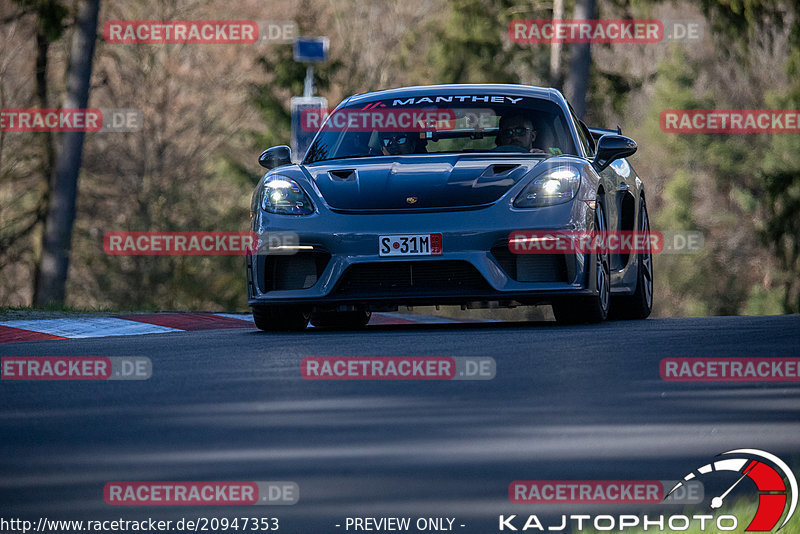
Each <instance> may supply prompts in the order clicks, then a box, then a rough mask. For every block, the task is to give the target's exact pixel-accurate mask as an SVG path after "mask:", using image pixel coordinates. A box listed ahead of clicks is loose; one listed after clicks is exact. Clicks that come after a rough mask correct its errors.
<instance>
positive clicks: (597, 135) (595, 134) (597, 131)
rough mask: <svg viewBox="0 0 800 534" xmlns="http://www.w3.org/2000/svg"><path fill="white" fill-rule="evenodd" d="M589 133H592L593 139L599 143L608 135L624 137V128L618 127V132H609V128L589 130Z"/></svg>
mask: <svg viewBox="0 0 800 534" xmlns="http://www.w3.org/2000/svg"><path fill="white" fill-rule="evenodd" d="M589 131H590V132H591V134H592V137H594V140H595V141H597V140H598V139H600V138H601V137H603V136H604V135H606V134H616V135H622V128H620V127H619V126H617V129H616V130H609V129H608V128H589Z"/></svg>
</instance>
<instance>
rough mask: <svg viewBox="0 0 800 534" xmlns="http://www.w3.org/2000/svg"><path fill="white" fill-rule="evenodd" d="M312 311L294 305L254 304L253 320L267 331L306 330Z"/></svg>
mask: <svg viewBox="0 0 800 534" xmlns="http://www.w3.org/2000/svg"><path fill="white" fill-rule="evenodd" d="M309 315H310V313H309V312H308V311H306V310H304V309H302V308H297V307H294V306H254V307H253V321H255V323H256V326H257V327H258V328H260V329H261V330H264V331H266V332H291V331H298V330H305V328H306V325H308V317H309Z"/></svg>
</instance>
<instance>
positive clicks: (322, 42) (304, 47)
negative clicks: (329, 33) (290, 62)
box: [294, 37, 330, 63]
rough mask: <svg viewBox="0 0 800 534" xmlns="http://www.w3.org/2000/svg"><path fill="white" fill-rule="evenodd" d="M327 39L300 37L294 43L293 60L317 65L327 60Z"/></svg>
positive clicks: (328, 42)
mask: <svg viewBox="0 0 800 534" xmlns="http://www.w3.org/2000/svg"><path fill="white" fill-rule="evenodd" d="M329 44H330V41H329V40H328V38H327V37H300V38H298V39H297V40H296V41H295V42H294V60H295V61H298V62H300V63H319V62H320V61H325V60H326V59H328V46H329Z"/></svg>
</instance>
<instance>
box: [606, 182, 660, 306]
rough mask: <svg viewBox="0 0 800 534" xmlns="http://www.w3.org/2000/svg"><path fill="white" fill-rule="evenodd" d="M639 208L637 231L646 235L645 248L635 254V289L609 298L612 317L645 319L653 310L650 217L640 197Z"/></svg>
mask: <svg viewBox="0 0 800 534" xmlns="http://www.w3.org/2000/svg"><path fill="white" fill-rule="evenodd" d="M641 202H642V206H641V208H640V209H639V225H638V230H639V232H642V233H644V234H645V235H648V237H647V250H646V252H644V253H638V252H637V255H636V271H637V272H636V290H635V291H634V292H633V294H632V295H624V296H619V297H614V298H613V299H612V300H611V318H612V319H646V318H647V317H648V316H649V315H650V312H651V311H653V253H652V251H651V248H650V238H649V233H650V218H649V217H648V216H647V206H646V205H645V203H644V198H643V199H642V201H641Z"/></svg>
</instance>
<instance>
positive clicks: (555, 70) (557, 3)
mask: <svg viewBox="0 0 800 534" xmlns="http://www.w3.org/2000/svg"><path fill="white" fill-rule="evenodd" d="M563 18H564V0H553V26H555V23H556V21H559V20H561V19H563ZM563 82H564V80H562V79H561V42H560V41H559V42H555V43H551V44H550V87H555V88H556V89H558V90H559V91H560V90H561V84H562V83H563Z"/></svg>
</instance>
